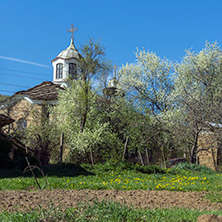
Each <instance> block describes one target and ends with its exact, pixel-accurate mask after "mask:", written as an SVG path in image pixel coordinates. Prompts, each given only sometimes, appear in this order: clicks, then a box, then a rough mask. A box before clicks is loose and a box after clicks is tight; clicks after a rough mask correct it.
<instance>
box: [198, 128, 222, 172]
mask: <svg viewBox="0 0 222 222" xmlns="http://www.w3.org/2000/svg"><path fill="white" fill-rule="evenodd" d="M197 157H198V161H199V164H200V165H203V166H207V167H209V168H210V169H212V170H216V169H217V166H218V165H219V160H220V149H219V144H218V140H217V137H216V136H215V134H214V133H213V132H204V133H202V134H200V135H199V139H198V153H197Z"/></svg>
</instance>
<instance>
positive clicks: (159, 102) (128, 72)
mask: <svg viewBox="0 0 222 222" xmlns="http://www.w3.org/2000/svg"><path fill="white" fill-rule="evenodd" d="M171 67H172V65H171V63H170V62H169V61H168V60H166V59H161V58H160V57H158V56H157V55H156V54H155V53H152V52H146V51H145V50H142V51H138V50H137V52H136V64H126V65H125V66H124V67H123V68H122V70H121V75H122V78H121V86H122V87H123V89H124V90H125V91H126V92H128V97H129V98H131V99H132V100H133V101H134V103H135V105H136V106H137V107H138V108H139V110H140V111H142V112H143V113H146V114H151V115H154V116H156V115H157V114H159V113H162V112H165V111H166V110H167V109H168V108H169V103H168V96H169V94H170V92H171V91H172V89H173V83H172V81H171Z"/></svg>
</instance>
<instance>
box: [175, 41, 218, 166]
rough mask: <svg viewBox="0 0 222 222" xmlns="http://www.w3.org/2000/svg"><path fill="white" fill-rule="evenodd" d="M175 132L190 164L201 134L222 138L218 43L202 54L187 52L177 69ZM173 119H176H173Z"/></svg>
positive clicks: (193, 160)
mask: <svg viewBox="0 0 222 222" xmlns="http://www.w3.org/2000/svg"><path fill="white" fill-rule="evenodd" d="M175 74H176V78H175V91H174V92H173V93H172V100H173V103H174V110H173V113H177V116H179V118H177V120H176V119H175V118H174V123H175V124H174V129H177V130H175V131H174V132H176V134H177V138H178V139H179V140H180V141H182V142H183V144H186V146H187V148H188V152H189V156H190V161H191V162H192V163H193V162H195V161H196V154H197V152H199V151H198V138H199V134H200V133H201V132H202V131H203V130H204V131H214V132H215V133H217V134H218V136H219V135H220V134H221V129H220V127H217V126H219V125H220V123H221V119H222V112H221V105H222V100H221V95H222V52H221V49H220V47H219V46H218V44H217V43H213V44H210V43H206V45H205V48H204V49H202V50H201V51H200V52H192V51H187V52H186V55H185V57H184V58H183V60H182V62H181V63H180V64H177V66H176V68H175ZM171 116H172V117H173V115H171Z"/></svg>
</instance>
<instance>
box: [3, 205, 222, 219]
mask: <svg viewBox="0 0 222 222" xmlns="http://www.w3.org/2000/svg"><path fill="white" fill-rule="evenodd" d="M202 214H217V215H221V214H222V210H220V211H198V210H190V209H184V208H183V209H181V208H175V209H155V210H148V209H136V208H134V207H127V206H126V205H121V204H119V203H113V202H106V201H102V202H100V203H99V202H94V204H89V203H88V204H79V205H78V207H77V208H74V209H67V210H65V211H62V210H61V209H60V208H55V207H53V206H50V207H49V209H47V211H46V210H42V209H38V210H35V211H29V212H26V213H24V212H18V211H17V212H13V213H9V212H6V211H4V212H1V213H0V221H1V222H17V221H19V222H20V221H21V222H23V221H29V222H34V221H51V222H52V221H53V222H54V221H115V222H118V221H154V222H156V221H161V222H163V221H169V222H179V221H186V222H188V221H197V217H198V216H200V215H202Z"/></svg>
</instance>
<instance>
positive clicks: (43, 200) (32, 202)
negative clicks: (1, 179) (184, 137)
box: [0, 190, 222, 212]
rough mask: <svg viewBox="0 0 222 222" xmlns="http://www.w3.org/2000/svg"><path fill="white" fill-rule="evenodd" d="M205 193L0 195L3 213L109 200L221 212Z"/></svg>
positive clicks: (114, 191) (77, 191) (88, 192)
mask: <svg viewBox="0 0 222 222" xmlns="http://www.w3.org/2000/svg"><path fill="white" fill-rule="evenodd" d="M206 194H207V193H206V192H174V191H146V190H131V191H119V190H41V191H17V190H13V191H0V211H1V210H8V211H10V212H12V211H14V210H21V211H27V210H30V209H39V208H41V209H42V208H43V209H47V208H48V207H49V206H50V205H53V206H60V207H61V208H62V209H65V208H70V207H76V206H77V203H78V202H89V203H93V202H94V201H97V200H98V201H102V200H109V201H114V202H120V203H125V204H127V205H129V206H131V205H134V206H136V207H139V208H148V209H154V208H173V207H185V208H190V209H198V210H219V209H222V204H221V203H211V202H210V201H209V200H207V199H205V198H204V197H205V196H206Z"/></svg>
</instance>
